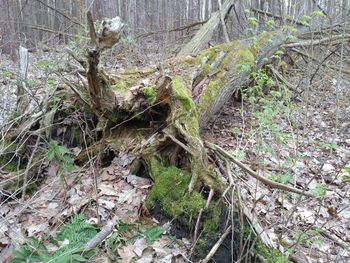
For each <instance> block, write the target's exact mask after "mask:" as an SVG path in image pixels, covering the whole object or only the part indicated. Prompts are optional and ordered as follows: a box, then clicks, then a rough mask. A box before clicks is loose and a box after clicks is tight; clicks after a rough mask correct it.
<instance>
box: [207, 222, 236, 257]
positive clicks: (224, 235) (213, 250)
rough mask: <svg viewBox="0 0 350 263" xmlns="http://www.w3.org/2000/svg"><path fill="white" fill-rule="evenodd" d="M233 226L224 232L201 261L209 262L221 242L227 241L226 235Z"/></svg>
mask: <svg viewBox="0 0 350 263" xmlns="http://www.w3.org/2000/svg"><path fill="white" fill-rule="evenodd" d="M231 228H232V226H229V227H228V228H227V229H226V231H225V232H224V233H223V234H222V236H221V237H220V239H219V240H218V241H217V242H216V243H215V245H214V246H213V247H212V248H211V250H210V251H209V254H208V255H207V256H206V257H205V259H203V260H202V261H201V263H208V262H209V260H210V259H211V258H212V257H213V256H214V255H215V253H216V251H217V250H218V249H219V247H220V246H221V244H222V243H223V242H224V241H225V239H226V237H227V236H228V234H229V233H230V231H231Z"/></svg>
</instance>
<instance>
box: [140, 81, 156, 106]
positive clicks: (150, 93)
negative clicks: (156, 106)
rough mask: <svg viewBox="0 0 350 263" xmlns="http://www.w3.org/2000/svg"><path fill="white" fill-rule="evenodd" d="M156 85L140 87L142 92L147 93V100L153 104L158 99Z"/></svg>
mask: <svg viewBox="0 0 350 263" xmlns="http://www.w3.org/2000/svg"><path fill="white" fill-rule="evenodd" d="M155 88H156V86H155V85H153V86H148V87H143V88H141V89H140V93H141V94H143V95H145V96H146V98H147V101H148V102H149V103H150V104H153V103H155V102H156V99H157V92H156V91H155Z"/></svg>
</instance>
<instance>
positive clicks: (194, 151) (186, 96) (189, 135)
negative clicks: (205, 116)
mask: <svg viewBox="0 0 350 263" xmlns="http://www.w3.org/2000/svg"><path fill="white" fill-rule="evenodd" d="M188 85H190V84H189V83H188ZM170 97H171V100H170V105H169V106H170V109H171V113H170V115H169V117H168V119H167V124H168V127H167V129H166V130H165V131H164V132H165V133H166V134H176V135H177V136H179V137H180V138H181V139H182V140H183V141H185V142H186V146H185V147H184V148H185V150H186V151H187V152H188V153H189V154H190V155H191V160H190V166H191V174H192V178H191V181H190V183H189V192H192V191H193V190H194V189H195V188H199V186H200V184H204V185H205V186H206V187H209V188H211V189H215V190H219V189H220V184H219V182H218V181H217V180H216V177H215V176H214V175H213V172H212V171H211V170H210V169H209V165H208V160H207V154H206V152H205V148H204V144H203V141H202V140H201V138H200V134H199V120H198V112H197V109H196V106H195V104H194V102H193V100H192V95H191V91H190V89H189V88H187V86H186V83H185V82H184V81H183V80H182V79H181V78H180V77H175V78H174V79H173V80H172V85H171V94H170ZM173 139H174V138H173Z"/></svg>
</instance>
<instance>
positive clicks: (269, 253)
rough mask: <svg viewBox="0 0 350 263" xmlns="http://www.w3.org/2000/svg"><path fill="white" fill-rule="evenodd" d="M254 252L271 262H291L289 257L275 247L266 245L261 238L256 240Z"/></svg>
mask: <svg viewBox="0 0 350 263" xmlns="http://www.w3.org/2000/svg"><path fill="white" fill-rule="evenodd" d="M254 254H256V255H261V256H262V257H263V258H264V259H265V260H266V261H267V262H269V263H288V262H290V261H289V260H288V258H287V257H285V256H284V255H282V253H281V252H280V251H279V250H277V249H274V248H268V247H266V246H265V245H264V244H263V243H262V242H261V241H260V239H258V240H257V241H256V242H255V246H254Z"/></svg>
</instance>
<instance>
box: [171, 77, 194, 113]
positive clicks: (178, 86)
mask: <svg viewBox="0 0 350 263" xmlns="http://www.w3.org/2000/svg"><path fill="white" fill-rule="evenodd" d="M172 84H173V90H174V92H175V94H174V96H175V98H176V99H178V100H179V101H181V103H182V106H183V109H184V110H186V111H189V110H191V108H193V107H194V104H193V101H192V97H191V94H190V91H189V90H188V89H187V88H186V87H185V86H184V85H183V83H182V80H181V78H180V77H179V76H177V77H175V78H174V79H173V81H172Z"/></svg>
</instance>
